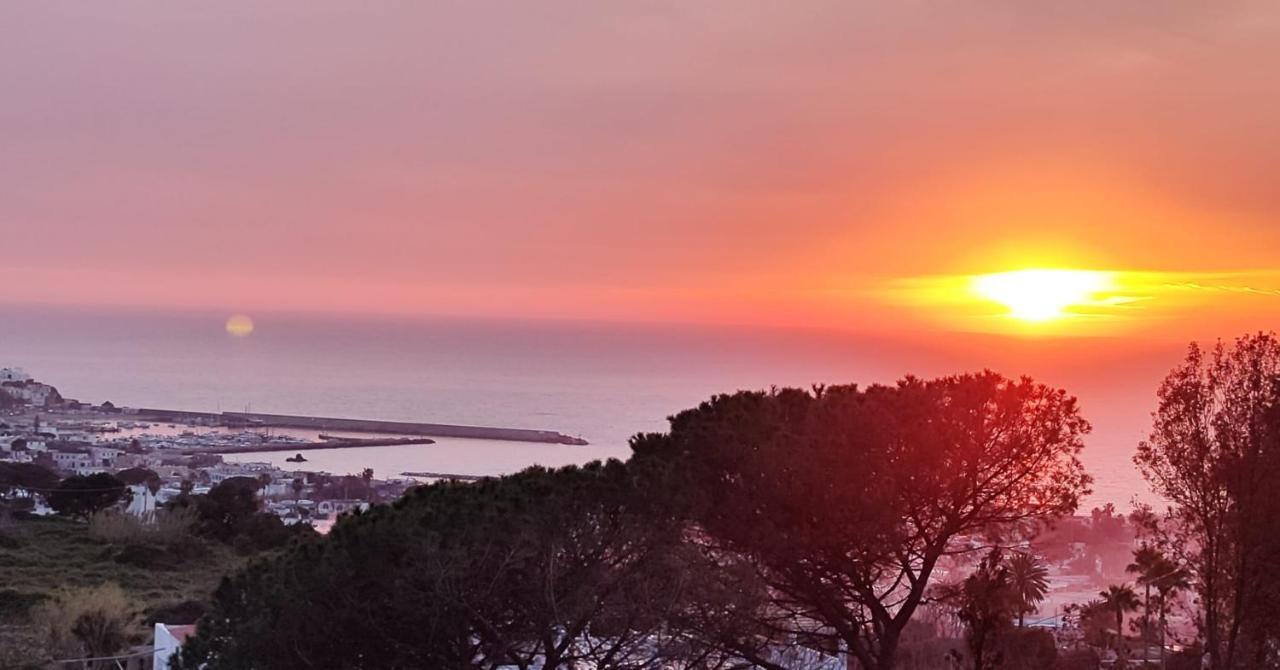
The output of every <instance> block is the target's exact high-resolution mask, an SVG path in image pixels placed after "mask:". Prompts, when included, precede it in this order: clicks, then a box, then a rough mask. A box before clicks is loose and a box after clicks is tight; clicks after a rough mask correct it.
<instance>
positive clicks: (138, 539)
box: [89, 507, 198, 546]
mask: <svg viewBox="0 0 1280 670" xmlns="http://www.w3.org/2000/svg"><path fill="white" fill-rule="evenodd" d="M197 517H198V514H197V512H196V510H194V509H192V508H190V507H175V508H173V509H160V510H156V511H155V512H154V513H152V514H151V515H148V518H140V517H137V516H134V515H132V514H129V513H126V512H120V511H117V510H102V511H100V512H97V513H95V514H94V515H93V516H92V517H90V519H89V534H90V535H92V536H93V537H94V538H97V539H99V540H102V541H103V542H110V543H112V544H147V545H162V546H168V545H174V544H180V543H183V542H186V541H187V540H189V539H190V538H191V536H192V529H193V528H194V527H195V525H196V521H197Z"/></svg>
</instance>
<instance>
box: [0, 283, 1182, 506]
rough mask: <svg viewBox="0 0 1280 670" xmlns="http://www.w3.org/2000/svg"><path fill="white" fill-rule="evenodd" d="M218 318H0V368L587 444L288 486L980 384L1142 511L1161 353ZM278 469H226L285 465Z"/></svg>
mask: <svg viewBox="0 0 1280 670" xmlns="http://www.w3.org/2000/svg"><path fill="white" fill-rule="evenodd" d="M225 319H226V315H225V314H192V313H177V314H165V313H155V312H143V311H132V310H122V311H110V312H107V311H72V310H63V309H46V308H3V309H0V367H2V366H10V365H14V366H21V367H24V368H26V369H27V371H28V372H30V373H31V374H33V375H34V376H35V377H37V378H38V379H40V380H43V381H47V382H49V383H52V384H54V385H56V386H57V387H58V388H59V389H60V390H61V391H62V393H63V394H64V395H66V396H69V397H74V398H77V399H80V400H83V401H87V402H94V403H99V402H102V401H104V400H111V401H112V402H114V403H116V404H118V405H126V406H134V407H161V408H170V409H188V410H199V411H217V410H242V409H250V410H252V411H261V412H279V413H294V414H313V415H323V416H337V417H355V418H373V419H391V420H406V421H433V422H441V423H461V424H475V425H488V426H504V427H518V428H541V429H549V430H556V431H560V432H563V433H567V434H570V435H580V436H582V437H583V438H585V439H587V440H589V441H590V442H591V444H590V446H585V447H572V446H564V445H543V444H523V443H515V442H500V441H491V440H462V439H441V440H439V442H438V443H437V444H434V445H419V446H395V447H374V448H364V449H350V450H345V449H341V450H325V451H314V452H309V453H308V454H307V457H308V458H309V459H310V462H309V463H307V464H306V467H308V468H314V469H316V470H325V471H328V472H333V473H338V474H342V473H355V472H359V471H360V470H362V469H363V468H365V467H372V468H374V470H375V472H376V473H378V475H379V476H392V475H396V474H398V473H400V472H402V471H406V470H417V471H433V472H451V473H461V474H498V473H503V472H510V471H514V470H517V469H520V468H522V467H525V466H528V465H531V464H535V463H537V464H543V465H548V466H554V465H562V464H568V463H580V462H585V461H588V460H591V459H597V458H608V457H618V458H625V457H626V455H627V453H628V450H627V446H626V445H627V439H628V438H629V437H630V436H631V435H634V434H635V433H637V432H642V431H658V430H663V429H664V428H665V425H666V421H665V418H666V417H667V416H668V415H670V414H672V413H674V412H676V411H678V410H680V409H683V408H687V407H691V406H693V405H696V404H697V403H698V402H699V401H701V400H703V399H705V398H707V397H708V396H710V395H712V394H714V393H718V392H725V391H732V390H736V389H741V388H765V387H768V386H770V385H803V386H808V385H810V384H814V383H847V382H859V383H864V384H865V383H869V382H888V381H892V380H893V379H896V378H898V377H900V376H902V375H904V374H908V373H911V374H917V375H922V376H933V375H940V374H947V373H951V372H961V371H967V370H975V369H981V368H983V367H992V368H994V369H997V370H1000V371H1002V372H1005V373H1006V374H1010V375H1013V374H1024V373H1025V374H1032V375H1034V376H1036V377H1037V378H1039V379H1042V380H1044V381H1046V382H1048V383H1053V384H1056V385H1060V386H1064V387H1066V388H1068V390H1070V391H1072V392H1073V393H1075V394H1076V395H1078V396H1079V397H1080V399H1081V403H1082V408H1083V410H1084V412H1085V414H1086V416H1088V417H1089V418H1090V419H1091V421H1092V422H1093V423H1094V426H1095V431H1094V433H1093V435H1092V436H1091V438H1090V440H1089V444H1088V448H1087V450H1086V453H1085V462H1086V465H1087V466H1088V467H1089V468H1090V470H1091V472H1092V473H1093V474H1094V476H1095V477H1096V478H1097V484H1096V485H1095V489H1096V493H1095V495H1094V497H1093V499H1091V500H1090V501H1088V503H1089V504H1097V503H1099V502H1104V501H1113V502H1115V503H1117V505H1118V506H1120V507H1122V508H1125V507H1127V506H1128V503H1129V502H1130V500H1131V499H1132V498H1134V497H1135V496H1137V497H1139V498H1140V499H1143V500H1148V499H1150V495H1149V494H1148V493H1146V486H1145V483H1144V482H1143V481H1142V479H1141V477H1140V476H1139V475H1138V474H1137V473H1136V472H1135V471H1134V469H1133V467H1132V465H1131V464H1130V460H1129V459H1130V457H1131V455H1132V453H1133V449H1134V446H1135V445H1136V444H1137V442H1138V440H1139V439H1141V438H1142V436H1143V435H1144V433H1145V431H1146V429H1147V426H1148V425H1149V413H1150V410H1151V408H1152V405H1153V402H1154V401H1153V398H1154V390H1155V384H1156V383H1157V381H1158V380H1159V378H1160V376H1161V375H1162V373H1163V371H1165V370H1167V369H1168V368H1169V367H1170V366H1172V365H1173V364H1174V363H1175V362H1176V361H1177V358H1178V351H1177V350H1176V349H1169V348H1167V347H1166V348H1163V349H1159V350H1156V349H1153V350H1151V351H1142V352H1138V353H1136V354H1135V353H1134V352H1132V351H1126V352H1125V353H1124V354H1123V355H1122V354H1119V353H1116V352H1113V351H1111V350H1110V349H1109V348H1108V344H1107V343H1106V342H1101V341H1090V342H1078V341H1067V342H1057V343H1051V342H1037V343H1014V344H1010V343H1009V342H1007V341H1003V340H993V339H990V338H988V339H983V338H974V337H967V338H961V339H957V340H955V341H950V340H949V341H947V342H946V346H939V345H932V346H921V345H910V344H904V343H901V342H897V341H893V340H888V339H883V338H871V337H866V336H859V335H854V334H849V333H840V332H829V331H799V330H766V329H748V328H729V327H714V328H713V327H690V326H653V325H634V324H599V323H579V322H527V321H482V320H459V319H443V318H441V319H422V320H408V319H390V318H372V317H364V318H355V317H353V318H338V317H311V316H273V315H255V320H256V322H257V329H256V331H255V332H254V333H253V334H252V335H250V336H248V337H232V336H230V335H228V334H227V333H226V332H225V331H224V328H223V322H224V320H225ZM289 455H290V454H289V453H282V452H280V453H271V454H263V455H241V456H238V457H237V458H239V459H242V460H265V461H272V462H277V463H279V464H281V465H285V463H284V458H285V457H287V456H289Z"/></svg>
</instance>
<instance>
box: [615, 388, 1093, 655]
mask: <svg viewBox="0 0 1280 670" xmlns="http://www.w3.org/2000/svg"><path fill="white" fill-rule="evenodd" d="M1088 430H1089V424H1088V423H1087V422H1086V421H1085V420H1084V419H1083V418H1082V417H1081V416H1080V415H1079V411H1078V408H1077V405H1076V401H1075V399H1074V398H1072V397H1070V396H1068V395H1067V394H1066V393H1065V392H1063V391H1061V390H1058V389H1053V388H1049V387H1047V386H1044V385H1041V384H1037V383H1035V382H1033V381H1032V380H1030V379H1025V378H1024V379H1020V380H1010V379H1007V378H1004V377H1002V376H1000V375H998V374H995V373H992V372H985V373H981V374H971V375H960V376H952V377H944V378H940V379H936V380H930V381H926V380H921V379H916V378H911V377H909V378H906V379H904V380H902V381H901V382H899V383H898V384H896V385H893V386H871V387H868V388H865V389H862V388H858V387H856V386H833V387H817V388H814V389H812V390H809V391H805V390H799V389H789V388H788V389H776V390H772V391H768V392H740V393H736V394H733V395H723V396H718V397H716V398H713V399H712V400H710V401H708V402H705V403H703V404H702V405H701V406H699V407H698V408H696V409H693V410H689V411H686V412H682V413H680V414H679V415H677V416H675V417H674V418H673V419H672V420H671V430H670V432H668V433H665V434H651V435H642V436H639V437H637V438H636V439H634V440H633V443H632V447H633V451H634V454H635V456H634V458H633V462H636V463H637V465H638V467H641V468H643V469H644V470H645V471H646V472H649V473H650V476H652V477H654V478H655V481H657V482H659V483H658V484H656V486H661V487H665V491H664V495H665V496H668V497H669V498H670V499H672V500H675V501H678V502H677V503H676V507H675V509H674V511H673V513H674V514H677V515H679V516H682V517H683V518H686V519H687V520H688V521H690V522H691V523H693V524H694V525H695V526H696V528H698V529H699V532H700V533H701V535H700V537H701V538H702V541H701V542H700V543H699V544H700V546H702V547H704V548H705V550H706V552H707V553H708V554H709V555H710V556H712V558H713V560H717V561H726V560H740V561H744V562H745V563H746V564H747V565H749V566H750V568H751V569H752V570H753V571H754V572H755V573H756V575H757V576H758V577H759V578H760V580H761V581H762V582H763V583H764V584H767V585H768V590H769V594H770V605H769V607H767V608H763V610H762V612H764V614H763V618H762V619H761V620H760V622H759V623H760V625H761V626H765V627H767V628H768V629H770V630H773V631H775V632H776V633H777V634H778V637H779V639H797V638H807V639H814V638H822V637H824V636H825V637H826V638H827V644H828V645H829V646H832V647H834V646H835V645H836V644H843V645H844V646H845V647H846V648H847V649H848V652H849V653H850V655H852V656H853V657H854V658H855V659H856V660H857V661H858V662H859V663H861V664H862V666H863V667H865V668H868V669H879V668H891V667H893V665H894V662H895V661H894V659H895V655H896V650H897V646H898V643H899V638H900V636H901V632H902V630H903V629H904V628H905V626H906V625H907V623H908V622H909V621H910V619H911V617H912V615H913V614H914V613H915V610H916V609H917V607H918V606H919V605H920V603H921V601H922V599H923V598H924V596H925V593H926V589H927V586H928V584H929V580H930V577H931V576H932V574H933V571H934V569H935V567H936V566H937V564H938V561H939V560H940V559H941V558H942V557H943V556H944V555H947V554H949V553H953V552H957V551H963V550H965V549H967V548H968V545H967V544H966V543H965V542H964V541H963V540H964V539H965V538H971V537H986V538H991V539H998V536H999V535H1002V534H1007V533H1010V532H1016V531H1018V530H1020V529H1023V528H1024V527H1025V526H1027V525H1028V524H1035V523H1039V522H1044V521H1048V520H1051V519H1054V518H1057V517H1060V516H1062V515H1065V514H1069V513H1071V512H1073V511H1074V510H1075V509H1076V507H1077V505H1078V502H1079V499H1080V496H1081V495H1083V494H1085V493H1086V492H1087V491H1088V490H1089V489H1088V487H1089V484H1090V481H1091V480H1090V478H1089V476H1088V475H1087V474H1085V472H1084V469H1083V467H1082V465H1081V463H1080V461H1079V458H1078V454H1079V452H1080V450H1081V448H1082V436H1083V435H1084V434H1085V433H1086V432H1087V431H1088ZM728 557H734V558H732V559H731V558H728ZM815 621H816V622H820V623H821V625H822V628H821V630H815V628H814V626H813V625H812V624H811V623H810V622H815ZM749 660H752V661H753V662H756V663H758V664H759V663H760V662H761V661H762V659H757V658H752V659H749Z"/></svg>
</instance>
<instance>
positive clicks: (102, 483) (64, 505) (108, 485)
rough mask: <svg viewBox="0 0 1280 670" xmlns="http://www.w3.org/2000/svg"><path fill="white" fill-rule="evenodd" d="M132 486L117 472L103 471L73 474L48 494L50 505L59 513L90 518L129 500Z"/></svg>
mask: <svg viewBox="0 0 1280 670" xmlns="http://www.w3.org/2000/svg"><path fill="white" fill-rule="evenodd" d="M128 496H129V488H128V487H127V486H126V485H125V483H124V482H122V481H120V480H119V479H117V478H116V477H115V476H114V475H110V474H107V473H105V472H99V473H96V474H92V475H72V476H70V477H67V478H66V479H64V480H62V482H61V483H60V484H58V487H57V488H56V489H54V490H53V492H52V493H50V494H49V495H48V499H49V506H50V507H52V508H53V509H54V510H56V511H57V512H58V513H59V514H65V515H67V516H71V517H77V518H86V517H89V516H91V515H92V514H94V513H95V512H99V511H101V510H104V509H106V508H108V507H111V506H113V505H115V504H116V503H119V502H120V501H122V500H126V499H127V498H128Z"/></svg>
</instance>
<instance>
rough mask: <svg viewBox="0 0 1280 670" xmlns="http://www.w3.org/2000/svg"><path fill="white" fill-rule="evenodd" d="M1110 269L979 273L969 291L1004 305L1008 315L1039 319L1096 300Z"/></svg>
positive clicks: (1108, 283) (1109, 285)
mask: <svg viewBox="0 0 1280 670" xmlns="http://www.w3.org/2000/svg"><path fill="white" fill-rule="evenodd" d="M1113 285H1114V279H1113V277H1112V273H1110V272H1097V271H1091V270H1017V271H1013V272H1000V273H995V274H987V275H979V276H977V277H974V278H973V286H972V288H973V291H974V292H975V293H977V294H978V295H979V296H980V297H982V298H984V299H986V300H990V301H993V302H997V303H999V304H1001V305H1004V306H1005V307H1006V308H1008V310H1009V316H1011V317H1013V318H1015V319H1019V320H1022V321H1030V322H1040V321H1049V320H1052V319H1059V318H1064V317H1068V316H1071V308H1073V307H1080V306H1088V305H1093V304H1097V303H1098V302H1099V294H1101V293H1103V292H1105V291H1107V290H1109V289H1111V288H1112V287H1113Z"/></svg>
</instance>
